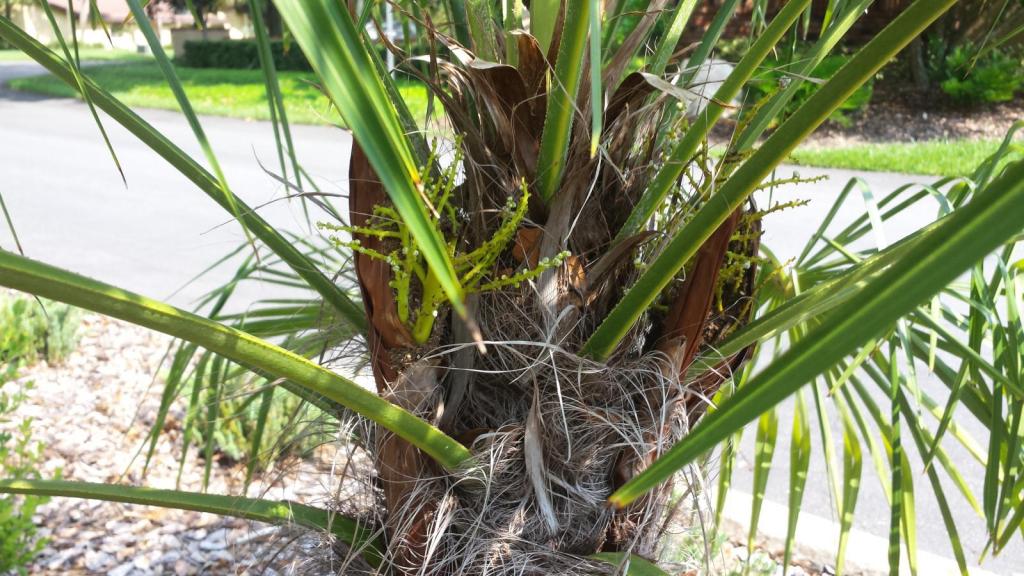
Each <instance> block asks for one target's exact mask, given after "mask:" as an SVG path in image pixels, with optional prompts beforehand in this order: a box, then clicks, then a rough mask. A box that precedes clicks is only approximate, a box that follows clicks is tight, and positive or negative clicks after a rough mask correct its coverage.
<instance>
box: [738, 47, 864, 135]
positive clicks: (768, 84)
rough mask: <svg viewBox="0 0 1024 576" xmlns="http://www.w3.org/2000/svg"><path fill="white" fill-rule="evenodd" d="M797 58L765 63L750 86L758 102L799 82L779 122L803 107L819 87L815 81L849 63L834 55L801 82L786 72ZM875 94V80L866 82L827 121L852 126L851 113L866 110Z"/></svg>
mask: <svg viewBox="0 0 1024 576" xmlns="http://www.w3.org/2000/svg"><path fill="white" fill-rule="evenodd" d="M798 58H799V56H797V57H796V58H794V60H792V61H766V62H765V68H766V69H767V71H766V72H764V73H762V74H760V75H758V76H756V77H755V78H754V79H753V80H752V81H751V84H750V88H749V90H750V92H749V95H750V96H752V97H753V98H754V100H755V101H761V100H763V99H765V98H768V97H770V96H772V95H773V94H775V93H776V92H778V91H779V90H781V89H783V88H785V87H786V86H788V85H789V83H790V82H800V88H799V89H798V90H797V92H796V94H795V95H794V96H793V98H792V99H791V100H790V101H789V103H788V104H786V107H785V108H784V109H783V112H782V114H781V116H780V118H779V120H778V121H779V122H781V121H782V120H785V119H786V118H788V117H789V116H790V115H791V114H792V113H793V112H795V111H796V109H797V108H799V107H800V106H803V104H804V102H806V101H807V100H808V99H809V98H810V97H811V96H812V95H813V94H814V93H815V92H816V91H817V89H818V88H819V84H818V82H823V81H825V80H828V79H829V78H831V77H832V76H833V75H835V73H836V72H838V71H839V69H840V68H842V67H843V66H844V65H846V63H847V62H848V61H849V60H850V57H849V56H844V55H842V54H834V55H832V56H828V57H826V58H825V59H824V60H822V61H821V63H820V64H818V65H817V66H815V67H814V71H813V72H812V74H811V78H813V79H814V81H813V82H812V81H811V80H803V79H800V78H794V77H793V76H792V75H790V74H789V73H788V69H789V68H791V64H792V63H793V62H796V61H798ZM873 93H874V81H873V80H872V81H868V82H867V83H865V84H864V85H862V86H861V87H860V88H858V89H857V90H856V91H855V92H854V93H853V94H852V95H851V96H850V97H849V98H848V99H847V100H846V101H845V102H843V103H842V104H841V105H840V106H839V108H837V109H836V111H835V112H833V113H832V115H831V116H829V120H830V121H832V122H835V123H837V124H839V125H841V126H849V125H850V123H851V120H850V117H849V115H850V114H854V113H857V112H860V111H861V110H864V109H865V108H867V106H868V104H870V103H871V96H872V95H873Z"/></svg>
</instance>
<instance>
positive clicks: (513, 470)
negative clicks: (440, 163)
mask: <svg viewBox="0 0 1024 576" xmlns="http://www.w3.org/2000/svg"><path fill="white" fill-rule="evenodd" d="M518 42H519V45H518V52H519V64H518V67H511V66H507V65H498V64H491V63H487V64H486V65H481V63H480V62H479V61H473V62H470V63H469V64H468V65H465V66H455V65H451V64H448V65H446V66H445V69H446V73H447V77H446V78H447V80H448V89H447V90H442V89H440V87H438V86H436V84H434V79H433V78H426V77H425V80H426V81H427V82H428V83H430V84H432V85H434V86H435V88H436V91H435V93H436V94H437V95H438V97H440V98H441V99H442V100H443V101H444V104H445V107H446V111H447V113H448V115H449V118H450V119H451V121H452V124H453V125H454V127H455V129H456V131H457V133H459V134H460V135H461V136H462V138H461V140H460V142H461V145H462V146H463V148H464V150H463V152H464V153H465V160H464V161H463V163H462V167H461V169H462V181H461V183H460V184H459V186H458V187H457V188H456V189H455V193H454V196H455V201H454V204H455V205H456V206H458V207H459V212H458V215H459V217H460V218H462V219H464V220H465V222H463V223H462V224H464V225H462V226H461V227H460V230H461V232H460V234H459V237H457V238H450V241H451V242H452V243H453V244H455V245H456V246H458V245H464V246H466V247H467V248H466V249H467V251H468V250H471V249H473V248H475V247H478V246H481V245H482V244H483V243H484V242H486V241H487V239H488V238H490V235H491V234H493V233H494V232H495V229H496V228H497V227H498V226H499V225H500V223H501V221H502V220H501V214H502V211H503V209H505V207H507V206H508V200H509V197H510V196H513V197H516V196H517V195H518V196H519V197H518V201H527V198H526V195H525V194H524V193H522V192H521V190H522V187H521V186H520V183H521V182H523V181H525V182H526V183H527V186H526V190H529V183H530V182H533V180H534V178H535V177H536V172H537V150H538V148H539V141H540V137H541V130H542V127H543V118H544V107H545V96H546V95H545V93H544V90H545V83H544V75H545V73H546V71H547V70H546V66H547V64H546V61H545V59H544V58H543V57H542V55H541V53H540V50H539V48H538V47H537V44H536V42H535V41H534V40H533V39H532V38H530V37H529V36H526V35H523V36H520V37H519V40H518ZM642 80H643V79H642V78H638V77H627V78H626V79H625V81H624V82H623V83H622V85H621V87H620V88H619V89H618V90H617V91H616V92H615V93H614V95H613V97H612V98H611V99H610V103H609V106H608V107H607V112H606V120H607V124H606V126H607V128H606V130H605V134H606V136H605V138H604V141H603V143H604V146H603V148H602V154H601V155H599V156H597V157H594V158H591V157H590V155H589V151H588V146H587V145H588V144H589V140H588V135H587V134H577V135H575V136H574V139H573V143H572V145H571V147H570V152H569V161H568V163H567V165H568V166H569V169H568V170H567V173H566V175H565V177H564V179H563V183H562V186H561V189H560V190H559V192H558V194H556V195H555V199H554V201H553V202H552V203H551V204H550V205H544V204H543V203H542V202H540V201H537V200H534V199H532V198H531V199H530V201H529V214H528V217H527V218H525V219H524V220H523V222H522V223H521V224H520V225H519V226H518V230H517V231H516V234H515V238H514V242H511V243H510V245H509V246H508V247H507V249H505V250H504V251H503V253H502V254H501V256H500V258H498V260H497V262H496V263H495V265H494V270H493V271H491V272H492V274H493V275H495V276H497V275H500V274H509V273H514V272H515V271H517V270H521V269H530V268H533V267H536V266H538V263H539V262H542V261H543V260H544V259H546V258H551V257H553V256H554V255H555V254H558V253H560V252H562V251H563V250H567V251H569V252H570V253H571V254H572V256H570V257H569V258H567V259H565V260H564V262H562V264H561V265H560V266H558V267H556V268H551V269H548V270H545V271H544V272H543V273H542V274H540V275H539V276H538V277H536V278H535V279H534V280H533V281H531V282H524V283H522V284H521V285H519V286H509V287H506V288H503V289H501V290H491V291H480V292H479V293H476V294H472V295H471V296H470V297H469V302H468V303H469V309H470V311H471V314H472V316H473V317H472V318H471V319H470V320H471V321H472V322H473V323H475V325H477V326H478V327H479V331H480V336H481V338H482V341H483V343H485V344H486V348H487V351H486V353H481V352H480V351H479V350H478V348H477V346H476V345H475V344H474V342H473V338H472V337H471V334H470V331H469V330H468V329H467V328H466V326H467V324H466V322H465V321H464V320H462V319H460V318H458V317H457V316H455V315H450V316H447V317H446V316H445V315H446V314H447V312H446V309H445V308H442V309H441V310H440V311H439V313H440V315H441V316H440V317H439V318H438V321H437V322H436V323H435V325H434V329H433V332H432V333H431V335H430V338H429V340H427V341H426V342H423V343H415V342H414V339H413V337H412V336H411V334H410V331H409V329H408V327H407V326H406V325H405V324H404V323H403V322H402V320H401V319H400V318H399V314H398V311H397V305H396V300H395V294H394V291H393V290H392V288H391V283H392V280H393V278H392V269H391V267H390V265H388V264H387V263H385V262H383V261H381V260H380V259H379V258H374V257H372V256H370V255H368V254H367V253H357V254H356V256H355V259H356V268H357V271H358V279H359V282H360V286H361V289H362V293H363V299H364V302H365V305H366V312H367V316H368V318H369V320H370V322H369V323H370V326H371V329H370V332H369V337H368V344H369V352H370V357H371V365H372V368H373V374H374V378H375V381H376V385H377V389H378V392H379V394H380V395H382V396H385V397H387V398H388V399H389V400H391V401H393V402H396V403H397V404H399V405H401V406H402V407H403V408H406V409H408V410H411V411H413V412H415V413H417V414H419V415H421V416H423V417H425V418H427V419H428V420H430V421H432V422H434V423H435V424H436V425H437V426H438V427H439V428H440V429H441V430H442V431H444V432H445V433H447V434H449V435H450V436H452V437H454V438H456V439H458V440H460V441H461V442H463V443H464V444H465V445H466V446H468V447H470V448H471V450H472V451H473V453H474V455H475V459H474V463H475V466H476V467H475V468H473V469H470V470H466V471H464V472H459V473H452V472H446V471H443V470H441V469H439V468H438V467H436V466H434V465H432V464H431V462H430V460H429V459H428V458H426V457H424V456H423V455H421V454H420V453H419V452H418V451H417V450H416V449H415V448H413V447H412V446H411V445H409V444H408V443H406V442H405V441H403V440H401V439H399V438H396V437H394V436H392V435H390V434H388V433H386V432H383V431H382V432H379V433H378V434H377V436H376V438H375V439H374V440H373V442H372V446H373V451H374V458H375V464H376V470H377V479H378V486H379V498H380V502H381V506H382V508H383V509H384V510H385V511H386V512H385V526H386V531H387V534H386V538H387V541H388V552H387V556H388V558H387V559H388V562H389V565H390V566H391V568H392V570H393V571H394V572H396V573H399V574H440V575H445V574H479V573H487V574H505V573H508V574H584V573H603V572H606V571H609V570H611V569H612V568H611V567H609V566H607V565H604V564H601V563H597V562H593V561H591V560H588V559H587V557H588V556H589V555H591V554H594V553H596V552H600V551H628V552H630V553H633V554H639V555H642V556H648V557H651V556H654V555H655V554H656V553H657V545H658V542H659V540H660V536H661V534H662V531H663V529H664V520H665V517H666V513H667V512H668V509H669V507H670V506H671V504H672V503H671V502H670V500H671V499H670V496H671V492H672V487H671V486H667V485H666V486H664V487H663V488H662V489H661V490H658V491H655V492H653V493H651V494H649V495H648V496H646V497H645V498H642V499H640V500H639V501H637V502H636V503H634V504H633V505H630V506H629V507H627V508H625V509H623V510H615V509H612V508H610V507H609V506H608V505H607V504H606V499H607V497H608V496H609V494H610V493H611V492H612V491H614V490H615V489H616V488H618V487H619V486H621V485H622V484H623V483H624V482H626V481H627V480H628V479H630V478H631V477H632V476H633V475H635V474H636V473H637V472H638V471H639V470H641V469H643V468H644V467H645V466H646V465H647V464H648V463H649V462H651V461H652V460H653V459H654V458H655V457H656V456H657V455H658V454H660V453H661V452H663V451H664V450H665V449H666V448H667V447H669V446H671V444H672V443H673V442H674V441H675V440H677V439H678V438H680V437H681V435H683V434H685V431H686V430H687V429H688V426H689V425H690V424H691V423H692V422H693V421H694V420H695V419H696V418H697V417H699V415H700V414H701V413H702V412H703V408H704V406H705V405H706V399H707V398H710V396H712V395H713V394H714V393H715V391H716V390H717V388H718V387H719V386H720V385H721V383H722V382H723V381H724V380H725V379H726V378H728V377H729V373H730V369H735V368H736V367H737V366H738V363H739V362H742V358H735V359H733V360H732V361H731V363H732V365H731V366H730V365H723V366H720V367H718V368H719V369H718V370H714V371H711V372H708V373H707V374H706V375H705V376H703V377H701V378H700V379H698V380H697V381H696V382H690V381H687V380H686V378H685V374H686V371H687V369H688V368H689V366H690V364H691V362H692V361H693V360H694V358H695V356H696V355H697V353H698V352H699V351H700V350H702V349H703V348H704V347H705V346H708V345H713V344H714V343H715V342H716V341H718V340H719V339H720V338H721V337H723V335H725V334H727V333H728V332H729V331H730V330H731V329H732V328H733V327H735V326H736V325H739V324H742V323H743V322H744V321H745V320H746V318H747V317H748V314H749V312H750V310H749V308H750V306H749V303H748V300H749V296H750V294H751V292H752V289H753V283H754V274H755V270H756V267H755V265H754V262H755V260H754V259H753V257H754V255H756V252H757V248H758V237H759V229H758V223H757V220H756V219H755V218H753V217H752V215H751V214H749V213H747V212H745V211H742V210H741V211H737V212H736V213H735V214H733V216H732V217H731V218H730V219H729V220H728V221H727V222H726V223H725V224H723V225H722V226H721V228H720V229H719V230H718V231H717V232H716V233H715V234H714V235H713V236H712V237H711V239H710V240H709V241H708V242H707V244H706V245H705V246H704V247H703V249H702V250H701V251H700V252H699V254H698V255H697V257H695V258H694V263H693V264H692V265H691V266H689V267H687V269H686V270H687V271H686V273H685V275H683V276H681V277H680V278H679V279H678V281H677V282H675V283H674V284H673V285H672V286H671V287H670V288H669V289H668V290H666V292H665V294H664V295H663V298H662V301H661V302H660V303H659V304H660V307H659V308H656V309H653V310H652V311H651V312H650V313H649V314H648V316H647V318H646V319H645V321H644V322H643V323H642V325H638V326H636V327H634V329H633V330H632V332H631V333H630V334H629V336H628V337H627V338H626V340H625V341H624V342H623V343H622V344H621V345H620V346H619V348H618V352H616V354H614V355H613V356H612V357H611V358H609V359H608V360H607V361H605V362H595V361H593V360H589V359H587V358H583V357H580V356H579V355H578V354H577V352H578V351H579V350H580V348H581V346H582V344H583V343H584V342H585V341H586V339H587V337H588V336H589V335H590V333H591V332H592V331H593V329H594V328H595V327H596V326H597V325H598V324H599V323H600V321H601V320H602V319H603V318H604V317H605V315H606V314H607V312H608V310H609V309H610V308H611V307H612V306H613V305H614V304H615V303H616V302H617V301H618V300H619V298H620V297H621V296H622V294H623V291H624V287H625V286H628V285H629V284H630V283H631V282H632V281H633V279H634V278H635V277H636V275H637V273H638V272H637V269H636V265H635V263H634V261H635V257H636V254H637V252H638V251H640V250H647V249H651V247H652V246H654V245H656V243H657V242H658V241H659V240H660V237H659V236H658V234H656V233H655V232H653V231H652V232H644V233H641V234H638V235H636V236H634V237H632V238H627V239H625V240H622V241H619V242H613V238H614V237H615V236H616V232H617V231H618V230H619V228H620V227H621V226H622V224H623V222H624V220H625V217H626V215H628V214H629V211H630V209H631V208H632V203H633V202H635V200H636V198H637V197H638V195H639V194H640V192H642V190H643V188H644V186H645V184H646V182H647V180H648V179H649V177H650V174H651V170H652V168H651V166H652V163H653V162H655V161H656V160H657V150H655V149H654V144H653V143H654V142H656V141H657V140H658V139H657V138H656V137H655V136H656V134H655V132H656V128H657V127H656V126H654V125H653V124H654V122H655V121H656V120H655V119H657V118H660V117H661V116H660V115H659V114H658V112H659V111H661V110H662V109H663V108H664V106H665V105H673V106H674V104H675V103H674V102H665V100H664V99H663V98H664V96H663V95H659V94H655V93H653V89H652V87H651V86H650V85H649V84H648V83H645V82H643V81H642ZM652 102H653V105H652ZM582 104H586V103H585V102H584V103H578V109H580V110H585V109H587V106H585V105H582ZM428 169H429V168H428ZM692 201H693V199H692V198H691V199H689V200H687V199H686V198H685V194H681V195H680V202H681V203H679V204H678V206H677V207H676V209H674V210H669V211H667V212H665V214H664V216H665V217H666V218H667V219H668V220H667V221H669V224H667V225H669V226H678V225H685V215H686V213H687V204H686V203H687V202H692ZM386 204H387V195H386V193H385V191H384V190H383V188H382V186H381V184H380V183H379V182H378V181H377V178H376V176H375V175H374V173H373V170H372V169H371V168H370V166H369V163H368V162H367V160H366V157H365V155H364V154H363V152H362V151H361V150H360V148H359V146H358V145H355V147H354V151H353V155H352V163H351V168H350V218H351V224H352V226H354V227H361V228H365V227H366V226H367V225H368V224H369V223H370V219H371V214H372V213H373V211H374V207H376V206H381V205H386ZM354 236H355V237H356V239H357V240H359V241H360V243H361V246H362V247H364V248H368V249H370V250H373V251H376V252H385V253H386V252H387V251H388V250H389V247H388V246H387V242H388V240H386V239H382V238H377V237H374V236H372V235H367V234H359V233H358V232H356V233H355V234H354ZM723 270H730V271H731V272H730V273H729V274H728V276H729V278H723V276H722V274H721V272H722V271H723ZM414 297H415V294H414Z"/></svg>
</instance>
